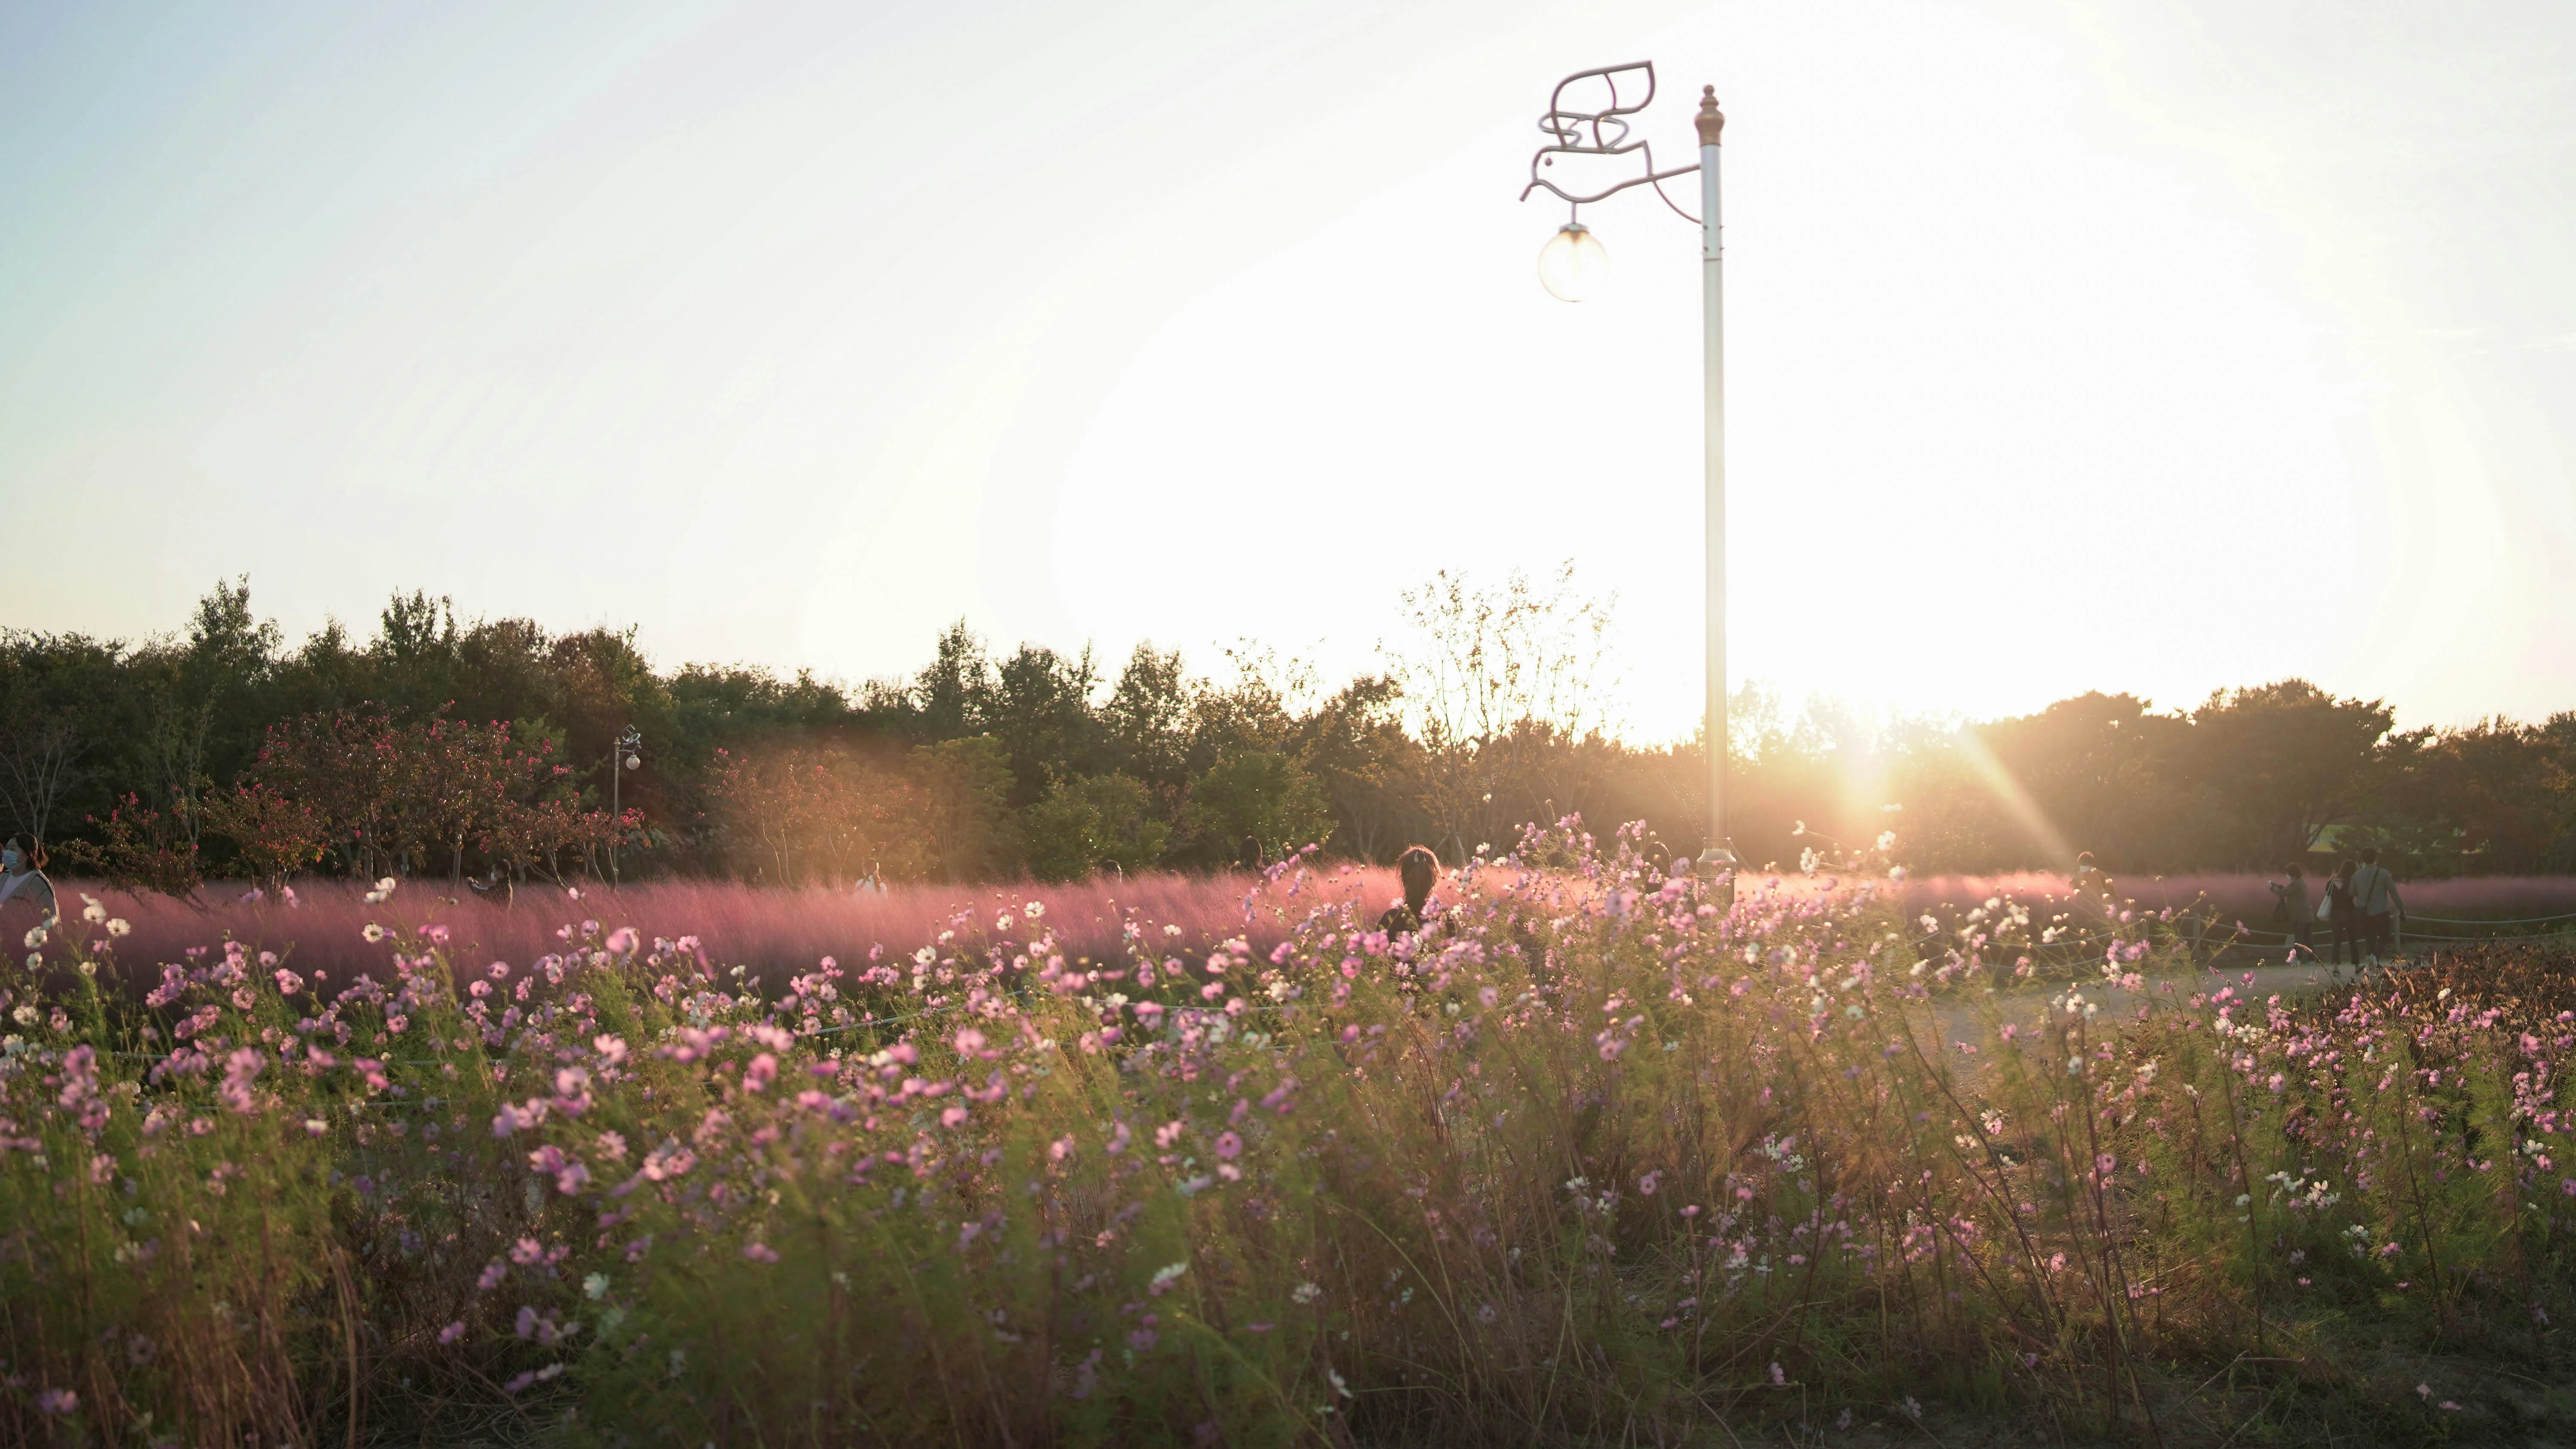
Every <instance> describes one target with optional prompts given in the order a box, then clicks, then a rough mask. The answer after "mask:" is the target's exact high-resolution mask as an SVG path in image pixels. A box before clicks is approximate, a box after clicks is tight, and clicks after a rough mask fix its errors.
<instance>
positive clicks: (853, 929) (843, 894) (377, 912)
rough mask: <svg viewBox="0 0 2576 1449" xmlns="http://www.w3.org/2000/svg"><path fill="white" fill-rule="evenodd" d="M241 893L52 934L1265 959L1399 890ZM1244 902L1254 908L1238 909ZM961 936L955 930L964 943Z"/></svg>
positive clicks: (209, 941) (330, 963)
mask: <svg viewBox="0 0 2576 1449" xmlns="http://www.w3.org/2000/svg"><path fill="white" fill-rule="evenodd" d="M1301 876H1302V877H1303V878H1302V879H1300V877H1301ZM247 889H248V888H247V887H245V886H241V885H238V884H220V883H209V884H208V886H207V887H206V889H205V890H204V892H203V893H202V894H201V897H200V901H201V904H200V905H199V906H191V905H189V904H187V903H185V902H181V901H175V900H172V899H170V898H168V897H166V896H159V895H141V896H137V895H130V894H127V893H126V892H124V891H116V890H110V889H108V888H106V887H105V886H102V885H100V884H98V883H97V882H94V881H69V880H67V881H62V882H59V883H58V891H59V894H60V898H61V901H62V927H63V933H64V934H66V935H69V934H72V933H84V934H83V935H82V939H88V938H90V937H97V938H99V939H101V940H105V939H107V937H106V932H105V931H104V930H102V929H101V928H100V927H98V926H93V925H88V924H87V923H85V922H84V921H83V920H82V919H81V912H82V909H83V907H84V904H85V903H84V902H83V900H82V895H83V894H84V893H86V894H88V895H90V896H94V897H96V898H98V900H99V901H100V902H101V903H102V904H103V905H104V906H105V907H106V910H107V914H108V915H109V916H111V917H116V918H120V919H122V920H125V921H126V922H128V923H130V924H131V925H132V927H133V931H132V933H131V934H130V935H127V936H124V937H122V938H118V939H115V940H113V941H110V942H109V944H110V945H111V946H112V948H113V950H114V954H115V955H116V957H117V958H118V959H119V960H121V961H123V962H125V963H127V964H128V965H129V966H133V965H157V964H159V963H162V962H166V961H179V960H183V959H184V958H185V952H186V951H187V949H188V948H189V947H192V946H195V947H210V946H215V945H218V944H220V943H221V942H223V941H224V940H226V939H227V938H231V939H238V940H240V941H242V942H243V943H245V944H246V945H248V946H250V947H251V948H253V949H254V950H267V951H275V952H277V953H278V954H279V955H280V956H282V957H286V958H288V959H289V960H291V961H292V962H293V963H294V964H295V965H296V966H297V968H298V969H302V970H308V971H309V970H312V969H315V968H322V969H327V970H330V971H333V972H335V973H349V974H355V973H357V972H362V971H373V972H377V973H379V974H381V973H382V971H383V969H384V953H385V947H383V946H381V945H373V944H370V943H369V942H368V941H367V939H366V937H365V934H364V932H365V929H366V927H367V926H369V925H370V924H373V925H379V926H382V927H384V928H385V929H386V930H388V931H395V932H411V931H416V930H418V929H419V928H421V927H424V926H430V925H443V926H445V927H447V929H448V932H449V936H450V942H451V944H450V947H449V952H450V955H451V957H452V959H454V960H456V961H458V962H460V963H464V962H473V963H476V964H478V965H479V964H482V963H487V962H491V961H507V962H510V963H512V964H514V965H517V964H525V963H528V962H531V961H534V960H536V959H537V958H538V957H541V956H544V955H546V954H548V953H550V952H555V951H560V950H562V949H563V945H564V943H563V940H562V938H561V937H560V936H558V934H557V933H558V932H559V931H561V930H562V929H563V928H564V927H565V926H567V925H570V926H573V927H574V928H575V930H576V931H577V930H578V929H579V924H580V923H581V922H582V921H585V920H595V921H597V922H599V924H600V926H601V927H602V928H603V929H604V930H609V931H613V930H616V929H617V928H618V927H620V926H632V927H634V928H635V929H636V930H637V931H638V932H640V933H642V934H643V936H644V937H645V938H646V939H647V940H650V939H652V938H654V937H656V936H659V937H665V938H669V939H675V940H676V939H677V938H679V937H681V936H695V937H697V938H698V939H699V941H700V942H701V943H702V944H703V946H704V949H705V951H706V954H707V958H708V959H709V960H711V961H715V962H718V963H720V964H723V965H727V966H733V965H742V966H749V967H752V968H753V969H755V970H757V971H760V972H761V973H763V974H764V975H768V974H772V973H782V972H790V971H804V970H809V969H811V968H812V967H813V966H814V964H815V963H816V962H818V961H819V960H821V959H822V958H823V957H825V956H832V957H835V958H837V959H839V960H841V961H844V962H852V963H855V962H859V961H863V960H865V959H866V958H867V955H868V952H869V950H870V949H871V948H873V947H879V946H882V947H883V948H885V950H886V951H887V952H889V953H895V952H901V953H904V954H909V953H910V952H912V951H913V950H914V949H915V948H916V947H919V946H922V945H926V944H929V943H931V942H933V941H935V940H936V939H937V938H938V936H939V933H940V932H942V931H945V930H951V929H956V927H955V925H954V918H955V917H956V916H957V915H958V914H959V913H960V912H967V913H970V914H971V915H972V916H973V918H974V921H973V924H972V926H971V927H970V928H969V930H971V931H976V932H983V933H990V932H992V931H993V928H994V918H995V917H996V916H998V915H1000V914H1002V913H1004V912H1008V913H1009V914H1011V915H1013V916H1017V915H1019V914H1020V913H1022V912H1023V911H1024V910H1025V909H1026V907H1027V905H1028V903H1029V902H1031V901H1036V902H1039V903H1040V904H1042V905H1044V906H1045V908H1046V916H1045V919H1046V922H1047V924H1048V925H1049V926H1051V927H1053V928H1055V931H1056V935H1057V939H1058V940H1059V941H1060V942H1061V943H1062V944H1063V946H1064V947H1065V948H1066V950H1067V951H1068V953H1082V954H1088V955H1091V956H1094V957H1101V956H1113V955H1117V954H1119V953H1120V946H1119V940H1120V934H1121V926H1122V923H1123V922H1124V921H1125V920H1126V919H1127V917H1128V916H1129V915H1131V914H1132V915H1133V916H1134V917H1135V918H1136V919H1137V920H1138V921H1139V922H1140V923H1141V924H1143V925H1144V926H1145V927H1146V928H1147V933H1148V936H1149V938H1150V942H1149V943H1150V944H1151V945H1152V946H1153V947H1154V948H1155V949H1158V950H1159V949H1164V948H1166V947H1168V949H1170V950H1172V951H1176V952H1177V951H1182V950H1196V951H1199V952H1202V953H1203V952H1205V951H1206V950H1208V949H1209V948H1210V947H1212V946H1214V945H1215V944H1216V943H1218V942H1220V941H1223V940H1226V939H1228V938H1230V937H1234V936H1242V937H1245V938H1246V939H1247V940H1248V941H1249V942H1250V943H1251V945H1252V946H1253V948H1254V949H1255V950H1256V951H1261V952H1265V953H1266V952H1267V951H1268V950H1269V949H1270V948H1271V947H1273V946H1275V945H1277V944H1278V942H1279V940H1280V939H1281V936H1282V934H1283V929H1284V927H1283V923H1282V916H1283V914H1284V915H1285V916H1287V917H1289V918H1291V919H1293V918H1294V917H1297V916H1302V915H1303V914H1304V913H1305V911H1306V910H1307V909H1308V908H1310V907H1311V906H1313V905H1315V904H1317V903H1319V902H1324V901H1332V902H1339V901H1341V900H1343V899H1345V898H1347V897H1349V896H1350V894H1351V893H1352V892H1353V891H1357V892H1358V893H1359V900H1360V904H1361V905H1362V906H1363V907H1364V908H1365V911H1366V914H1367V915H1369V916H1372V917H1373V916H1375V915H1376V914H1377V912H1379V911H1381V910H1384V909H1385V908H1386V904H1387V902H1388V901H1389V900H1391V899H1393V898H1394V897H1396V896H1399V895H1401V894H1402V890H1403V887H1402V886H1401V884H1400V883H1399V882H1398V881H1397V879H1396V875H1395V872H1394V871H1392V870H1388V869H1381V868H1376V867H1366V868H1353V867H1345V866H1343V865H1341V864H1338V863H1336V864H1331V865H1326V866H1324V867H1322V868H1320V869H1318V870H1315V871H1312V872H1297V871H1290V872H1287V873H1284V874H1282V875H1280V876H1278V877H1277V878H1276V879H1271V880H1267V881H1265V880H1263V879H1261V878H1260V877H1256V876H1252V875H1247V874H1242V873H1237V872H1226V873H1221V874H1217V875H1183V874H1177V873H1156V874H1152V875H1138V876H1132V877H1129V878H1127V879H1125V880H1120V879H1117V878H1115V877H1100V878H1097V879H1094V880H1091V881H1087V882H1083V883H1080V884H1074V885H1042V884H1038V883H1035V882H1030V881H1020V882H1014V883H1006V884H998V885H995V884H985V885H933V884H918V885H899V886H894V887H892V888H890V889H888V890H887V891H886V892H885V893H884V894H881V895H880V894H865V895H862V894H858V893H855V892H850V891H839V890H824V889H811V890H775V889H768V888H764V887H758V886H750V885H743V884H740V883H736V882H730V881H692V880H680V881H653V882H648V883H644V884H638V885H632V886H627V887H624V888H622V889H609V888H607V887H583V888H582V889H581V894H580V896H579V897H578V898H574V897H572V896H570V895H568V894H567V893H565V892H564V891H562V890H560V889H557V888H554V887H539V886H530V887H527V888H525V889H522V890H521V891H520V892H519V893H518V896H517V899H516V901H515V902H514V903H512V904H510V905H506V906H505V905H502V904H499V903H498V902H494V901H490V900H486V899H484V898H482V897H479V896H473V895H466V896H463V897H457V896H452V895H450V894H448V885H447V882H445V881H443V880H437V879H429V880H412V881H406V882H404V883H403V884H402V885H401V886H399V887H398V888H397V889H396V890H395V892H394V895H393V898H392V899H390V900H388V901H385V902H383V903H382V904H378V905H369V904H367V903H366V901H365V900H364V899H363V896H364V894H365V892H366V890H367V884H366V883H365V882H362V881H345V882H344V881H334V880H303V881H298V882H296V883H295V887H294V889H295V893H296V898H297V901H298V904H296V905H292V906H290V905H287V904H285V903H284V902H283V901H281V900H278V899H276V898H273V897H272V898H269V899H264V900H258V901H246V900H243V899H242V897H243V896H244V895H245V894H246V892H247ZM1247 897H1251V898H1252V899H1251V900H1250V908H1249V910H1247ZM31 924H33V917H32V916H30V917H29V918H28V919H27V920H26V921H17V920H15V919H14V917H13V918H12V919H11V920H9V921H0V926H6V927H9V928H10V934H13V935H14V934H15V932H16V930H18V929H23V928H24V927H25V926H27V925H31ZM1164 926H1178V927H1180V928H1181V929H1180V934H1179V935H1178V936H1172V935H1169V934H1168V933H1166V932H1164V931H1163V930H1162V929H1161V928H1162V927H1164ZM969 930H961V931H960V934H961V936H964V935H968V934H969Z"/></svg>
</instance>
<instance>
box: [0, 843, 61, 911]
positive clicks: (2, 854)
mask: <svg viewBox="0 0 2576 1449" xmlns="http://www.w3.org/2000/svg"><path fill="white" fill-rule="evenodd" d="M10 901H27V902H30V903H32V904H33V905H34V906H35V907H36V912H37V914H38V915H40V916H42V917H43V918H44V919H45V920H47V921H51V920H53V919H54V915H55V910H54V883H53V882H52V881H50V880H47V879H45V848H44V847H43V846H42V845H39V844H37V843H36V840H35V837H33V836H31V835H28V834H27V833H26V832H24V831H20V832H19V833H18V834H16V835H12V836H10V837H9V839H8V842H7V843H6V844H0V905H5V904H7V903H8V902H10Z"/></svg>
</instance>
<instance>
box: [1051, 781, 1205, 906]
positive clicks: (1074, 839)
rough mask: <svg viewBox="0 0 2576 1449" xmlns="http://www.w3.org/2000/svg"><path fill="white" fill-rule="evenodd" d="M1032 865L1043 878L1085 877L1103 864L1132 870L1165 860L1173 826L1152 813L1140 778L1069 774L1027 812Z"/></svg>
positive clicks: (1129, 871) (1148, 796)
mask: <svg viewBox="0 0 2576 1449" xmlns="http://www.w3.org/2000/svg"><path fill="white" fill-rule="evenodd" d="M1022 823H1023V828H1024V829H1025V831H1026V834H1027V837H1028V855H1029V870H1030V872H1031V873H1032V874H1034V875H1036V876H1037V878H1038V879H1040V880H1049V881H1072V880H1081V879H1083V878H1084V877H1086V876H1089V875H1090V874H1091V873H1092V872H1094V871H1096V870H1099V869H1101V868H1102V867H1103V866H1115V867H1117V868H1118V870H1119V871H1120V872H1121V873H1122V874H1129V875H1132V874H1134V873H1135V872H1137V871H1141V870H1146V869H1149V868H1151V867H1152V866H1154V865H1156V864H1158V863H1160V862H1161V860H1162V858H1163V852H1164V850H1165V848H1166V847H1167V846H1169V845H1170V843H1171V838H1172V829H1171V826H1170V825H1168V824H1166V823H1165V822H1163V821H1161V820H1159V819H1156V818H1155V817H1154V814H1153V801H1152V797H1151V796H1150V795H1149V794H1148V793H1147V792H1146V789H1145V786H1144V784H1143V783H1142V782H1141V781H1138V780H1134V779H1130V778H1129V777H1127V776H1125V775H1119V774H1109V775H1091V776H1087V777H1086V776H1067V777H1063V778H1060V779H1058V780H1057V781H1056V782H1055V786H1054V788H1052V789H1050V790H1049V791H1047V794H1046V798H1045V799H1043V800H1040V801H1039V802H1038V803H1037V804H1035V805H1033V806H1031V807H1030V808H1029V810H1028V812H1027V814H1026V815H1025V816H1024V817H1023V822H1022Z"/></svg>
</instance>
